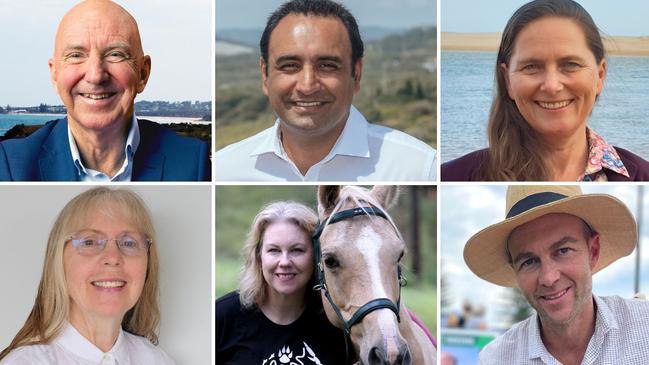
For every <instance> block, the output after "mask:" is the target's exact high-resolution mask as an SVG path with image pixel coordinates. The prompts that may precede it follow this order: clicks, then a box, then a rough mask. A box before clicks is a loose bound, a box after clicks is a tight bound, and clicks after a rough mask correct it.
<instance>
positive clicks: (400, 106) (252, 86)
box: [216, 28, 437, 149]
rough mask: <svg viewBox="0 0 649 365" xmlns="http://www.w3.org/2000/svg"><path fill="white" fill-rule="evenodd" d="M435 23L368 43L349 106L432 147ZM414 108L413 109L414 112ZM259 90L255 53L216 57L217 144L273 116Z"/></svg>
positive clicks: (248, 131)
mask: <svg viewBox="0 0 649 365" xmlns="http://www.w3.org/2000/svg"><path fill="white" fill-rule="evenodd" d="M435 40H436V30H435V28H414V29H411V30H409V31H408V32H406V33H404V34H397V35H390V36H387V37H385V38H383V39H381V40H378V41H374V42H367V43H366V47H365V56H364V58H363V75H362V81H361V90H360V91H359V93H358V94H357V95H356V96H355V98H354V105H355V106H356V107H357V108H358V109H359V110H360V111H361V112H362V113H363V114H364V115H365V117H366V118H367V120H368V121H369V122H371V123H377V124H381V125H386V126H390V127H392V128H396V129H399V130H401V131H404V132H406V133H408V134H411V135H413V136H415V137H417V138H419V139H421V140H423V141H424V142H426V143H428V144H430V145H431V146H433V147H435V146H436V145H437V140H436V135H437V125H436V119H437V116H436V97H437V92H436V79H437V72H436V70H434V67H433V69H431V65H433V66H434V64H435V52H436V45H435ZM413 111H414V112H415V114H413ZM275 118H276V117H275V115H274V113H273V111H272V109H271V108H270V106H269V104H268V101H267V99H266V96H265V95H264V94H263V92H262V90H261V76H260V71H259V55H258V54H257V53H254V54H243V55H235V56H221V55H219V56H217V60H216V123H217V124H216V125H217V131H216V148H217V149H220V148H222V147H224V146H226V145H228V144H230V143H233V142H236V141H239V140H241V139H244V138H246V137H249V136H251V135H253V134H255V133H257V132H259V131H261V130H263V129H265V128H268V127H269V126H271V125H272V123H273V122H274V121H275Z"/></svg>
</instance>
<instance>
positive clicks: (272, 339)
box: [216, 202, 347, 365]
mask: <svg viewBox="0 0 649 365" xmlns="http://www.w3.org/2000/svg"><path fill="white" fill-rule="evenodd" d="M316 222H317V217H316V215H315V213H314V212H313V211H312V210H311V209H309V208H307V207H306V206H304V205H302V204H299V203H295V202H276V203H272V204H270V205H268V206H266V207H264V208H263V209H262V210H261V212H260V213H259V214H257V216H256V217H255V219H254V221H253V223H252V227H251V229H250V232H249V233H248V238H247V241H246V244H245V246H244V248H243V257H244V260H245V264H244V267H243V271H242V276H241V281H240V284H239V290H238V291H236V292H232V293H229V294H226V295H224V296H223V297H221V298H219V299H218V300H217V301H216V363H217V364H223V365H225V364H228V365H233V364H267V365H268V364H289V363H301V364H304V365H312V364H345V362H346V361H347V360H346V359H345V350H344V349H345V340H344V337H343V333H342V331H341V330H339V329H337V328H335V327H333V325H331V324H330V323H329V321H328V320H327V318H326V316H325V314H324V312H323V310H322V302H321V299H320V296H319V293H317V292H314V291H313V290H312V287H313V285H314V281H313V271H314V270H313V261H314V259H313V248H312V246H311V235H312V233H313V231H314V229H315V226H316ZM298 361H299V362H298Z"/></svg>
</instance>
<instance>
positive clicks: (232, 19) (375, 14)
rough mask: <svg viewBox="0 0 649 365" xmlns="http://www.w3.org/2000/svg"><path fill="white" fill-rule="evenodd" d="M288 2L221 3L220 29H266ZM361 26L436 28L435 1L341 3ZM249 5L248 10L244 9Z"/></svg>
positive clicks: (343, 0) (218, 10) (218, 5)
mask: <svg viewBox="0 0 649 365" xmlns="http://www.w3.org/2000/svg"><path fill="white" fill-rule="evenodd" d="M284 2H285V0H249V1H245V2H242V1H240V0H217V2H216V29H217V32H218V30H219V29H223V28H263V27H264V25H265V24H266V20H267V19H268V16H269V15H270V13H272V12H273V11H274V10H275V9H276V8H278V7H279V6H280V5H281V4H283V3H284ZM340 2H341V3H343V4H345V5H346V6H347V7H348V8H349V10H350V11H351V12H352V14H354V17H356V20H357V21H358V23H359V25H360V26H383V27H389V28H410V27H412V26H416V25H431V24H436V16H437V15H436V4H435V2H434V0H399V1H396V0H341V1H340ZM243 3H245V4H246V6H245V7H244V6H242V4H243Z"/></svg>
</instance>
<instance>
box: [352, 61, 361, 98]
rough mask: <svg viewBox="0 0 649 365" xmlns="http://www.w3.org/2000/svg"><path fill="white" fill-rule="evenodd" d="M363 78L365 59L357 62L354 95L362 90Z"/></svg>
mask: <svg viewBox="0 0 649 365" xmlns="http://www.w3.org/2000/svg"><path fill="white" fill-rule="evenodd" d="M362 76H363V59H362V58H359V59H358V60H356V64H355V65H354V93H357V92H358V91H359V90H360V89H361V78H362Z"/></svg>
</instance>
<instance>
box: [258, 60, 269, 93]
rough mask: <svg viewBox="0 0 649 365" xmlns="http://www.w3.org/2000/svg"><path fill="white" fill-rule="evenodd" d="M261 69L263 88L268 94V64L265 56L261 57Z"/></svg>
mask: <svg viewBox="0 0 649 365" xmlns="http://www.w3.org/2000/svg"><path fill="white" fill-rule="evenodd" d="M259 71H260V72H261V89H262V90H263V91H264V95H266V96H268V65H267V64H266V61H264V58H263V57H259Z"/></svg>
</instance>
